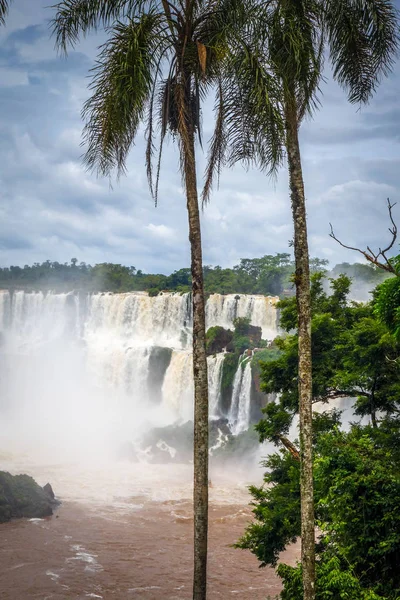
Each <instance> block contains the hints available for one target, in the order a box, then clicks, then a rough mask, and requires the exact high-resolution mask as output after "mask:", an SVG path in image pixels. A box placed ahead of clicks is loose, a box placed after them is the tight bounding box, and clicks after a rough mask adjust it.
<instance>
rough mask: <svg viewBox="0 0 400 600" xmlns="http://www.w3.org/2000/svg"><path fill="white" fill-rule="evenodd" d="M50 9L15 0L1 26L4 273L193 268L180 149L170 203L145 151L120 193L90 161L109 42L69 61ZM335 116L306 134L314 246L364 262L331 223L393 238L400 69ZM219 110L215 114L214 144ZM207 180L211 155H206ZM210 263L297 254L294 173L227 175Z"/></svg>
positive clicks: (169, 155) (168, 167) (328, 108)
mask: <svg viewBox="0 0 400 600" xmlns="http://www.w3.org/2000/svg"><path fill="white" fill-rule="evenodd" d="M49 4H50V2H48V0H14V3H13V6H12V9H11V12H10V14H9V17H8V19H7V27H6V28H2V29H1V31H0V106H1V110H0V128H1V130H0V179H1V182H0V265H1V266H9V265H10V264H14V265H15V264H18V265H24V264H27V263H28V264H31V263H33V262H36V261H38V262H41V261H44V260H46V259H50V260H58V261H60V262H65V261H69V260H70V259H71V258H72V257H76V258H78V260H79V261H85V262H88V263H91V264H94V263H96V262H105V261H107V262H119V263H122V264H127V265H135V266H136V267H137V268H141V269H143V270H145V271H151V272H160V273H162V272H164V273H167V272H171V271H172V270H174V269H178V268H180V267H182V266H187V265H188V263H189V247H188V241H187V237H188V236H187V220H186V209H185V199H184V196H183V193H182V189H181V180H180V176H179V172H178V157H177V149H176V146H175V145H174V144H173V143H172V141H171V142H170V143H169V144H168V145H167V147H166V152H165V156H164V161H163V168H162V174H161V187H160V200H159V206H158V207H157V208H155V207H154V205H153V202H152V200H151V198H150V194H149V191H148V188H147V181H146V176H145V169H144V151H143V149H144V142H143V138H142V137H140V138H139V139H138V142H137V145H136V146H135V148H133V150H132V152H131V155H130V159H129V163H128V167H129V173H128V176H127V177H126V178H123V179H122V180H121V181H120V182H119V183H116V184H115V185H114V186H113V189H110V186H109V182H108V181H107V180H100V179H96V178H95V177H94V176H91V175H88V174H87V173H86V172H85V170H84V169H83V168H82V166H81V163H80V155H81V152H82V150H81V148H80V146H79V143H80V135H81V125H82V124H81V120H80V109H81V106H82V103H83V101H84V100H85V98H86V96H87V83H88V79H87V73H88V70H89V69H90V67H91V65H92V64H93V60H94V57H95V56H96V48H97V46H98V44H99V43H100V41H101V39H102V38H101V36H91V37H89V38H88V39H86V40H84V41H83V43H82V44H80V45H79V46H78V47H77V49H76V51H75V52H71V53H70V54H69V57H68V58H67V59H64V58H60V57H58V56H57V54H56V52H55V51H54V40H51V39H50V38H49V28H48V19H49V18H50V17H51V14H52V13H51V9H48V8H46V6H48V5H49ZM327 79H328V81H327V84H326V85H324V86H323V97H322V103H323V107H322V109H321V110H320V111H319V112H318V113H317V115H316V116H315V118H314V120H313V121H309V122H307V123H305V124H304V125H303V128H302V135H301V142H302V150H303V160H304V173H305V182H306V193H307V200H308V217H309V235H310V250H311V254H312V255H313V256H319V257H321V258H327V259H329V261H330V262H331V263H332V265H333V264H335V263H337V262H341V261H344V260H347V261H350V262H354V261H355V260H356V259H357V255H354V254H353V253H351V252H349V251H346V250H344V249H342V248H340V247H339V246H338V245H337V244H336V243H335V242H334V241H333V240H332V239H330V238H329V222H332V223H333V224H334V226H335V230H336V233H337V234H338V236H340V237H341V238H342V239H343V240H345V241H347V242H348V243H349V244H351V245H358V246H362V247H365V246H366V245H367V244H369V245H370V246H372V247H375V248H376V247H379V246H380V245H382V244H384V243H385V241H386V240H387V239H388V233H387V227H388V219H387V212H386V198H387V197H390V198H391V200H392V201H399V206H398V207H396V208H395V209H394V213H395V216H397V221H398V222H400V108H399V103H398V96H399V92H400V67H397V68H396V69H395V72H394V73H393V75H392V76H391V77H390V79H388V80H386V81H384V82H383V83H382V85H381V87H380V89H379V91H378V94H377V96H376V98H375V99H374V100H373V102H372V103H371V104H370V105H369V106H368V107H365V108H363V109H362V110H361V111H358V110H357V107H354V106H351V105H349V104H347V102H346V98H345V96H344V94H343V93H342V91H341V90H340V89H339V88H338V87H337V86H336V85H335V84H334V83H333V82H332V81H330V79H329V73H327ZM212 118H213V114H212V102H210V104H209V106H206V109H205V113H204V128H205V136H204V137H205V138H207V134H209V132H210V131H211V128H212ZM199 152H200V154H199V174H200V177H201V171H202V168H203V166H204V157H203V156H202V155H201V151H199ZM202 221H203V245H204V262H205V264H211V265H217V264H219V265H222V266H232V265H234V264H236V263H237V262H238V261H239V259H240V258H241V257H258V256H262V255H263V254H274V253H275V252H287V251H289V248H288V242H289V240H290V239H291V238H292V224H291V215H290V202H289V197H288V182H287V172H286V170H282V172H281V173H280V174H279V176H278V179H277V180H276V181H275V182H271V181H269V180H268V179H266V178H265V176H263V175H262V174H260V173H258V172H257V171H255V170H251V171H249V172H246V171H244V170H243V169H242V168H241V167H237V168H235V169H234V170H231V171H225V172H224V173H223V174H222V177H221V183H220V188H219V190H218V191H216V192H215V193H214V194H213V197H212V200H211V203H210V205H209V206H207V207H206V209H205V211H204V214H203V217H202Z"/></svg>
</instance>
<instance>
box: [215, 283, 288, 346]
mask: <svg viewBox="0 0 400 600" xmlns="http://www.w3.org/2000/svg"><path fill="white" fill-rule="evenodd" d="M278 300H279V298H278V297H270V296H251V295H246V294H229V295H227V296H222V295H221V294H213V295H212V296H210V298H209V300H208V302H207V305H206V323H207V329H208V328H209V327H213V326H214V325H221V326H222V327H224V328H225V329H233V321H234V319H236V318H238V317H247V318H248V319H250V323H251V325H258V326H259V327H261V329H262V337H263V339H267V340H273V339H274V338H275V337H276V335H277V329H278V313H277V310H276V307H275V305H276V303H277V301H278Z"/></svg>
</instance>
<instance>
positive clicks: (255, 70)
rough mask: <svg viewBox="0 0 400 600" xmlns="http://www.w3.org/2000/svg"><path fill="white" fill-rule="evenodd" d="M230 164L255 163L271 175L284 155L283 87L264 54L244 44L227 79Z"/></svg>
mask: <svg viewBox="0 0 400 600" xmlns="http://www.w3.org/2000/svg"><path fill="white" fill-rule="evenodd" d="M222 89H223V95H224V104H225V121H226V136H227V164H228V165H233V164H234V163H236V162H242V163H243V164H244V165H245V166H246V165H250V164H251V163H255V164H256V165H258V166H259V167H260V168H261V169H262V170H264V171H266V172H267V173H268V174H269V175H272V174H273V173H275V172H276V169H277V168H278V166H279V165H280V164H281V162H282V159H283V146H284V122H283V118H282V112H281V105H280V101H281V89H280V87H279V85H278V82H277V81H276V79H275V78H274V76H273V74H272V73H270V72H268V70H267V68H266V66H265V60H264V57H263V55H261V54H259V53H258V52H257V51H253V49H252V48H249V47H246V46H245V45H243V46H242V48H241V49H240V51H239V50H238V51H237V52H236V53H235V54H234V55H233V56H232V57H231V59H230V63H229V70H228V71H227V72H226V77H225V78H224V81H223V88H222Z"/></svg>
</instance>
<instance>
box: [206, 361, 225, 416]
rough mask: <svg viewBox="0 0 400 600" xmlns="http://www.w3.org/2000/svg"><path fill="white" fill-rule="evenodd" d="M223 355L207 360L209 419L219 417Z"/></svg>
mask: <svg viewBox="0 0 400 600" xmlns="http://www.w3.org/2000/svg"><path fill="white" fill-rule="evenodd" d="M224 358H225V354H224V353H222V352H221V353H220V354H217V355H216V356H209V357H208V358H207V367H208V403H209V413H210V417H218V416H220V412H219V406H220V399H221V380H222V367H223V366H224Z"/></svg>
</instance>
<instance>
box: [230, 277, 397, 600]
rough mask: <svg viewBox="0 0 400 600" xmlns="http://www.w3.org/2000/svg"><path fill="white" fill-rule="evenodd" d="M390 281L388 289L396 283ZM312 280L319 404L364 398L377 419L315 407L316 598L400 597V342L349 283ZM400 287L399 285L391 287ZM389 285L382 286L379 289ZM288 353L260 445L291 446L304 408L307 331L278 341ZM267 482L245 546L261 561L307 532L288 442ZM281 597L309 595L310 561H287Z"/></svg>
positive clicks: (277, 372)
mask: <svg viewBox="0 0 400 600" xmlns="http://www.w3.org/2000/svg"><path fill="white" fill-rule="evenodd" d="M391 281H392V280H391V279H389V280H388V281H387V282H385V283H384V284H382V285H384V286H385V285H387V284H389V285H390V282H391ZM330 284H331V291H332V293H331V295H327V294H326V293H325V292H324V291H323V278H322V276H321V275H318V274H317V275H315V276H313V280H312V334H313V335H312V352H313V379H314V381H313V396H314V401H318V400H319V401H321V400H322V401H324V402H327V403H329V401H330V400H331V399H334V398H338V397H339V398H340V397H346V396H350V397H353V398H354V408H355V412H356V413H358V414H359V415H363V416H369V417H370V420H371V421H370V424H368V425H360V424H357V423H353V424H352V425H351V427H350V431H348V432H344V431H342V430H341V429H340V412H339V411H337V410H330V411H329V412H323V413H314V416H313V443H314V499H315V510H316V519H317V525H318V528H319V531H320V538H319V540H318V542H317V545H316V551H317V552H316V556H317V564H316V569H317V587H316V600H327V599H332V600H341V599H342V598H347V599H350V600H356V598H362V599H364V600H367V599H368V600H378V599H381V600H396V599H397V598H398V597H400V571H399V569H398V561H399V556H400V514H399V511H398V506H399V503H400V468H399V465H400V369H399V361H400V345H399V343H398V341H397V339H396V337H395V336H393V335H391V333H390V332H389V331H388V329H387V327H386V326H385V324H384V323H382V322H381V321H380V320H378V319H377V316H376V312H377V311H376V297H377V294H375V301H374V306H375V309H374V310H373V307H372V305H371V304H367V305H360V304H357V303H354V302H349V301H348V290H349V279H348V278H347V277H345V276H343V277H339V278H338V279H337V280H336V281H331V282H330ZM391 285H393V284H391ZM378 289H379V288H378ZM280 305H281V310H282V318H283V322H284V323H285V326H286V329H287V330H288V331H292V330H293V329H295V326H296V322H295V319H296V312H295V307H294V301H293V300H292V299H286V300H283V301H282V302H281V303H280ZM276 347H277V349H278V351H279V352H280V354H279V355H278V356H277V357H276V358H274V359H273V360H271V361H269V362H267V361H264V362H263V363H262V379H263V388H264V390H265V391H267V392H275V393H278V394H279V399H278V400H277V401H276V402H271V403H269V404H268V405H267V406H266V407H265V409H263V412H264V418H263V419H262V420H261V421H260V423H259V424H258V425H257V426H256V429H257V431H258V434H259V436H260V441H265V440H269V441H272V442H274V443H275V444H277V445H278V444H279V445H281V444H282V443H284V442H285V440H284V438H285V436H287V435H288V432H289V428H290V426H291V424H292V421H293V417H294V416H295V415H296V414H297V412H298V393H297V335H296V334H292V335H287V336H286V337H285V338H280V339H278V340H276ZM265 467H266V469H267V471H266V473H265V476H264V484H263V486H261V487H252V488H251V493H252V496H253V513H254V521H253V522H252V523H251V524H250V525H249V526H248V528H247V530H246V532H245V534H244V536H243V537H242V539H241V540H240V541H239V543H238V546H239V547H241V548H248V549H250V550H251V551H252V552H253V553H254V554H255V555H256V556H257V557H258V559H259V560H260V562H261V564H263V565H264V564H271V565H275V564H276V562H277V557H278V555H279V553H280V552H281V551H282V549H284V548H285V547H286V546H287V544H289V543H290V541H292V540H293V539H295V538H297V537H298V536H299V535H300V501H299V473H298V468H299V463H298V461H297V460H296V457H295V456H293V455H292V454H291V453H290V452H288V451H287V450H286V448H284V449H283V450H281V452H280V453H279V454H275V455H272V456H270V457H268V459H267V460H266V461H265ZM278 573H279V575H280V576H281V577H282V579H283V583H284V590H283V592H282V594H281V598H282V599H285V600H293V599H294V598H296V599H297V598H299V599H301V598H302V597H303V591H302V575H301V566H300V565H297V566H296V567H289V566H288V565H279V567H278Z"/></svg>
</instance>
